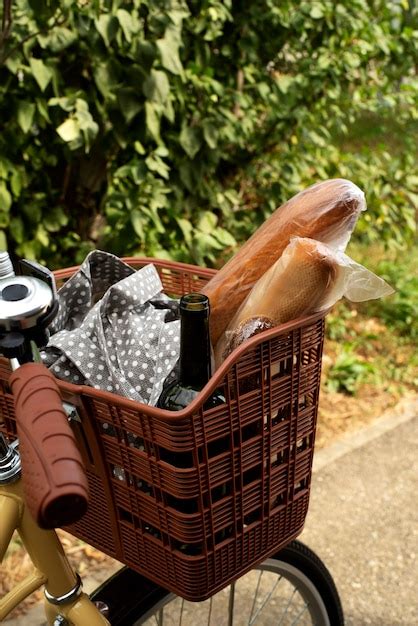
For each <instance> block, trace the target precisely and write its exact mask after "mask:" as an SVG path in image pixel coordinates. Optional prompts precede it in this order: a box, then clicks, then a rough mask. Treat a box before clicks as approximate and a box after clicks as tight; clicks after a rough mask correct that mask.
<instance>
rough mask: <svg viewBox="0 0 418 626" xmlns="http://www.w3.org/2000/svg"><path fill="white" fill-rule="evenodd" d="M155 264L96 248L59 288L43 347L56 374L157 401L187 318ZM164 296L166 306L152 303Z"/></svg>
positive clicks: (48, 363)
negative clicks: (175, 311) (181, 317)
mask: <svg viewBox="0 0 418 626" xmlns="http://www.w3.org/2000/svg"><path fill="white" fill-rule="evenodd" d="M162 290H163V286H162V283H161V280H160V277H159V276H158V272H157V270H156V269H155V266H154V265H152V264H150V265H146V266H145V267H143V268H142V269H140V270H138V271H134V270H133V269H132V268H131V267H130V266H129V265H127V264H126V263H124V262H123V261H121V260H120V259H119V258H118V257H116V256H114V255H112V254H109V253H107V252H102V251H99V250H96V251H94V252H91V253H90V254H89V255H88V256H87V257H86V259H85V261H84V262H83V264H82V265H81V266H80V268H79V270H78V271H77V272H76V273H75V274H74V275H73V276H72V277H71V278H70V279H69V280H68V281H67V282H66V283H65V284H64V285H63V287H61V289H60V290H59V291H58V299H59V311H58V315H57V317H56V318H55V320H54V323H53V324H52V326H51V328H50V330H51V337H50V340H49V343H48V345H47V347H46V348H45V349H44V351H43V353H42V358H43V361H44V363H45V364H46V365H47V366H48V367H49V368H50V369H51V371H52V372H53V373H54V375H55V376H57V377H58V378H61V379H63V380H66V381H68V382H73V383H77V384H86V385H91V386H93V387H95V388H96V389H102V390H106V391H111V392H114V393H116V394H119V395H122V396H126V397H129V398H131V399H132V400H136V401H138V402H143V403H145V404H152V405H155V404H156V402H157V400H158V397H159V395H160V393H161V390H162V388H163V383H164V380H165V378H166V376H167V375H168V374H169V373H170V372H171V370H172V369H173V367H174V365H175V363H176V361H177V359H178V354H179V337H180V322H179V321H178V320H174V321H170V322H166V321H165V319H166V314H167V310H165V309H164V308H160V307H161V306H164V305H163V304H161V303H164V301H166V302H167V303H168V304H167V306H168V307H169V306H170V304H171V303H172V300H171V299H170V298H168V296H166V295H165V294H164V293H162ZM153 298H157V300H158V303H159V308H156V307H154V306H153V304H152V299H153Z"/></svg>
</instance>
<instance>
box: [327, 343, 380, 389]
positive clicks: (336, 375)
mask: <svg viewBox="0 0 418 626" xmlns="http://www.w3.org/2000/svg"><path fill="white" fill-rule="evenodd" d="M375 371H376V368H375V366H374V365H373V363H370V362H367V361H366V360H364V359H362V358H361V357H360V356H359V355H358V354H356V352H355V346H354V345H353V344H351V343H347V344H344V345H343V347H342V350H341V352H340V353H339V354H338V356H337V358H336V359H335V363H333V365H332V366H331V367H330V369H329V370H328V374H327V382H326V386H327V388H328V389H329V390H330V391H339V392H342V393H347V394H350V395H353V394H355V392H356V391H357V389H358V387H359V385H360V384H362V383H364V382H365V381H366V380H367V379H368V378H370V375H371V374H373V373H374V372H375Z"/></svg>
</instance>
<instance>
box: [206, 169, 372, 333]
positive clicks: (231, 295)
mask: <svg viewBox="0 0 418 626" xmlns="http://www.w3.org/2000/svg"><path fill="white" fill-rule="evenodd" d="M365 209H366V200H365V196H364V193H363V191H362V190H361V189H360V188H359V187H357V185H355V184H354V183H352V182H351V181H349V180H345V179H343V178H337V179H332V180H325V181H322V182H320V183H316V184H315V185H312V186H311V187H308V188H307V189H305V190H304V191H301V192H300V193H298V194H297V195H295V196H294V197H293V198H291V199H290V200H288V201H287V202H286V203H285V204H283V205H282V206H281V207H279V208H278V209H276V211H275V212H274V213H273V214H272V215H271V216H270V217H269V218H268V219H267V220H266V221H265V222H264V223H263V224H262V225H261V226H260V228H258V229H257V230H256V232H255V233H254V234H253V235H252V236H251V237H250V238H249V239H248V241H247V242H246V243H245V244H244V245H243V246H242V247H241V248H240V249H239V250H238V252H237V253H236V254H235V255H234V256H233V257H232V258H231V259H230V260H229V261H228V262H227V263H226V264H225V265H224V266H223V267H222V268H221V269H220V270H219V271H218V272H217V274H216V275H215V276H214V277H213V278H211V280H210V281H209V282H208V283H207V285H205V287H204V289H203V292H204V293H205V294H206V295H207V296H208V297H209V300H210V302H211V321H210V332H211V339H212V342H213V344H214V345H215V344H216V343H217V341H218V339H219V337H220V336H221V335H222V333H223V331H224V330H225V329H226V328H227V326H228V324H229V322H230V321H231V319H232V318H233V317H234V315H235V313H236V311H237V310H238V308H239V306H240V305H241V303H242V302H243V301H244V300H245V298H246V297H247V295H248V293H249V292H250V290H251V289H252V287H253V286H254V285H255V283H256V282H257V280H258V279H259V278H261V276H262V275H263V274H264V273H265V272H266V271H267V270H268V269H269V268H270V267H271V266H272V265H273V264H274V263H275V262H276V261H277V259H279V258H280V256H281V255H282V253H283V251H284V249H285V248H286V246H287V245H288V244H289V241H290V239H291V238H292V237H309V238H311V239H315V240H317V241H321V242H323V243H326V244H328V246H330V247H331V248H332V249H333V250H334V251H337V250H340V251H344V250H345V248H346V245H347V243H348V241H349V239H350V236H351V233H352V231H353V229H354V227H355V224H356V222H357V219H358V216H359V214H360V213H361V211H364V210H365Z"/></svg>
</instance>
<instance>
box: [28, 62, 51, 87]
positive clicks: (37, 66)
mask: <svg viewBox="0 0 418 626" xmlns="http://www.w3.org/2000/svg"><path fill="white" fill-rule="evenodd" d="M29 65H30V68H31V70H32V74H33V77H34V78H35V80H36V82H37V83H38V85H39V87H40V89H41V91H45V89H46V88H47V86H48V84H49V82H50V80H51V78H52V70H51V69H50V68H49V67H48V66H47V65H45V63H44V62H43V61H42V60H41V59H35V58H31V59H29Z"/></svg>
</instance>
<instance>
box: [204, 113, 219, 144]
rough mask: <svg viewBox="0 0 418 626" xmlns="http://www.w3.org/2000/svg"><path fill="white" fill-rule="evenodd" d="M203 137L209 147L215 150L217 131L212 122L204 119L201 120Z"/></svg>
mask: <svg viewBox="0 0 418 626" xmlns="http://www.w3.org/2000/svg"><path fill="white" fill-rule="evenodd" d="M203 137H204V139H205V141H206V143H207V144H208V146H209V148H211V149H212V150H215V148H216V146H217V145H218V131H217V129H216V127H215V126H214V125H213V124H211V123H210V122H207V121H206V120H205V121H204V122H203Z"/></svg>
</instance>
